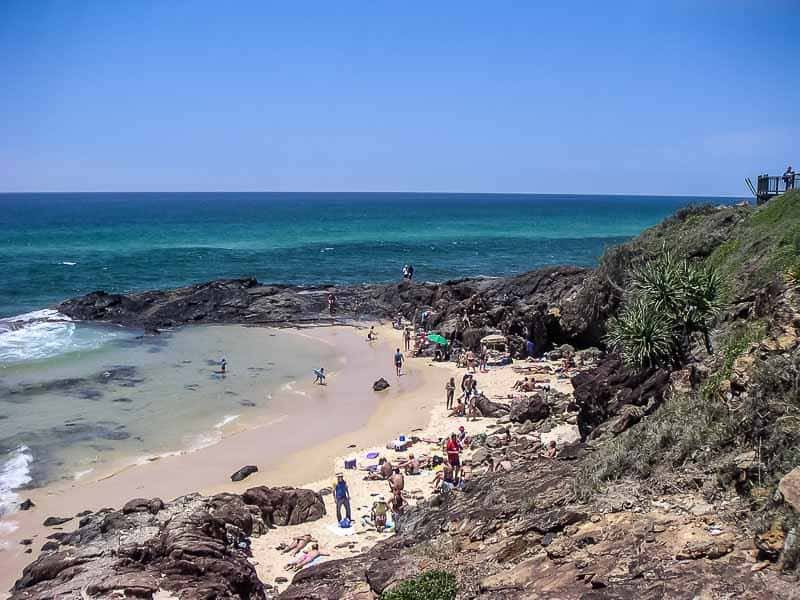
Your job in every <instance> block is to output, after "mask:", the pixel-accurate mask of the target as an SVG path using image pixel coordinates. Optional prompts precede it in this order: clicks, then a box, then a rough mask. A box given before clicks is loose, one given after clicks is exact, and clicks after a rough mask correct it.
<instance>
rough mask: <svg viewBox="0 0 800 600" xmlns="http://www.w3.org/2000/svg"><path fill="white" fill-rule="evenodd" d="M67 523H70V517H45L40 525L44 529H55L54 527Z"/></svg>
mask: <svg viewBox="0 0 800 600" xmlns="http://www.w3.org/2000/svg"><path fill="white" fill-rule="evenodd" d="M68 521H72V517H47V518H46V519H45V520H44V523H42V525H44V526H45V527H55V526H56V525H63V524H64V523H67V522H68Z"/></svg>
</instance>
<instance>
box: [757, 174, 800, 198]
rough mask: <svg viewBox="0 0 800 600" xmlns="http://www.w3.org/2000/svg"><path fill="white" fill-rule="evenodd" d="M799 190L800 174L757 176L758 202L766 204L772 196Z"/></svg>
mask: <svg viewBox="0 0 800 600" xmlns="http://www.w3.org/2000/svg"><path fill="white" fill-rule="evenodd" d="M796 189H800V174H798V173H794V174H792V175H759V176H758V185H757V186H756V196H757V198H758V201H759V202H766V201H767V200H769V199H770V198H772V197H773V196H777V195H778V194H783V193H785V192H788V191H790V190H796Z"/></svg>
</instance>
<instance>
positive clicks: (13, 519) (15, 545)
mask: <svg viewBox="0 0 800 600" xmlns="http://www.w3.org/2000/svg"><path fill="white" fill-rule="evenodd" d="M366 331H367V330H366V328H358V329H356V328H353V327H322V328H313V329H303V330H300V334H301V335H306V336H310V337H312V338H313V339H315V340H316V341H318V342H319V343H322V344H328V345H331V346H332V347H335V349H336V352H337V357H338V358H337V362H338V364H336V365H331V366H329V367H328V369H329V370H330V375H329V377H328V381H327V383H328V384H327V385H326V386H318V385H313V384H312V383H311V380H312V377H311V376H309V380H308V382H307V383H302V384H298V385H297V386H296V388H294V389H292V390H291V391H289V392H288V393H286V394H280V395H276V396H275V398H274V400H273V402H271V403H270V407H269V410H267V411H265V412H264V413H263V415H262V417H261V420H260V422H258V421H257V420H254V425H253V426H251V427H248V428H245V429H241V430H239V431H236V432H233V433H231V434H230V435H228V436H227V437H225V438H224V439H223V440H222V441H220V442H219V443H217V444H215V445H213V446H210V447H207V448H202V449H199V450H196V451H194V452H188V453H183V454H178V455H173V456H166V457H162V458H159V459H158V460H155V461H153V462H148V463H146V464H142V465H137V466H127V467H123V468H120V469H114V470H111V471H110V472H106V473H99V472H98V473H92V475H91V476H87V477H86V478H84V479H81V480H79V481H76V482H58V483H55V484H52V485H49V486H47V487H44V488H40V489H36V490H31V491H30V493H28V494H26V493H25V492H22V493H21V494H20V495H21V496H22V497H23V498H24V497H30V498H31V500H33V502H34V503H35V504H36V507H35V508H34V509H32V510H30V511H26V512H17V513H14V514H12V515H9V516H8V517H5V518H3V519H2V520H0V526H1V527H2V528H3V529H5V531H6V533H4V534H3V539H5V540H7V541H8V542H9V543H8V547H6V548H4V549H3V550H0V590H7V589H9V588H10V587H11V586H12V585H13V582H14V581H15V580H16V579H17V578H18V577H19V575H20V574H21V572H22V569H23V567H24V566H25V565H26V564H28V563H30V562H31V561H32V560H33V559H34V558H35V557H36V556H37V554H38V550H39V548H41V546H42V545H43V544H44V542H45V541H46V540H45V538H46V536H47V535H49V534H50V533H52V532H54V531H57V530H59V528H45V527H43V526H42V522H43V521H44V520H45V519H46V518H47V517H49V516H62V517H66V516H71V515H75V514H77V513H78V512H80V511H83V510H98V509H100V508H103V507H121V506H122V505H123V504H124V503H125V502H127V501H128V500H130V499H131V498H135V497H155V496H158V497H161V498H163V499H164V500H171V499H173V498H175V497H178V496H181V495H183V494H187V493H191V492H195V491H200V492H203V493H214V492H217V491H223V490H224V491H243V490H244V489H246V488H248V487H252V486H255V485H262V484H264V485H300V484H302V483H304V482H309V481H314V480H318V479H321V478H323V477H326V476H329V475H330V472H331V462H332V460H333V458H334V457H336V456H339V455H342V454H344V453H346V451H347V447H348V446H349V445H351V444H356V445H358V446H360V447H365V446H371V445H375V444H380V443H382V442H383V443H385V440H388V439H390V438H393V437H395V436H396V434H397V432H398V431H408V432H410V431H411V430H412V429H414V428H418V427H423V426H425V425H426V423H427V422H428V420H429V416H430V411H431V408H432V407H431V401H432V399H433V398H438V397H439V396H441V389H440V388H441V387H442V385H443V383H442V381H441V374H439V373H434V372H432V370H430V369H426V368H425V367H424V364H422V363H417V362H416V361H409V363H408V369H407V372H406V374H405V375H403V376H402V377H400V378H398V377H396V376H395V374H394V368H393V365H392V354H393V352H394V348H395V347H396V346H397V345H399V343H400V341H399V340H400V337H399V333H398V332H396V331H394V330H392V329H391V328H389V327H380V328H379V339H378V341H377V342H373V343H367V342H366V341H365V336H366ZM313 366H314V365H309V374H310V373H311V368H312V367H313ZM432 375H433V376H432ZM379 377H384V378H386V379H387V380H388V381H389V383H390V384H391V387H390V388H389V389H388V390H386V391H384V392H380V393H376V392H374V391H373V390H372V383H373V382H374V381H375V380H376V379H378V378H379ZM246 464H255V465H258V467H259V469H260V470H261V471H260V472H259V473H257V474H255V475H253V476H251V477H249V478H248V479H246V480H245V481H244V482H240V483H232V482H231V481H230V479H229V477H230V475H231V474H232V473H233V472H234V471H236V470H237V469H239V468H240V467H242V466H243V465H246ZM77 521H78V519H75V520H73V521H70V522H69V523H67V524H65V525H64V526H63V530H65V531H67V530H71V529H73V528H74V527H76V526H77ZM24 538H32V539H33V540H34V542H33V545H32V546H31V547H32V548H33V549H34V552H33V554H25V553H24V550H25V549H26V547H25V546H22V545H20V544H19V541H20V540H22V539H24Z"/></svg>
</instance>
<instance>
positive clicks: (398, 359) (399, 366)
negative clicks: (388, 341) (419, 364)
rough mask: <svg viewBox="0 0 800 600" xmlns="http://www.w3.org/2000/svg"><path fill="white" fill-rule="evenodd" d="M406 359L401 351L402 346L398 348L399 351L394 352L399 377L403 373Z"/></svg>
mask: <svg viewBox="0 0 800 600" xmlns="http://www.w3.org/2000/svg"><path fill="white" fill-rule="evenodd" d="M404 360H405V358H404V357H403V353H402V352H400V348H398V349H397V351H396V352H395V353H394V368H395V370H396V371H397V376H398V377H400V375H402V374H403V372H402V371H403V361H404Z"/></svg>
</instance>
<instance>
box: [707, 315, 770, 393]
mask: <svg viewBox="0 0 800 600" xmlns="http://www.w3.org/2000/svg"><path fill="white" fill-rule="evenodd" d="M766 334H767V328H766V326H765V325H764V323H762V322H761V321H753V322H748V323H745V324H743V325H740V326H738V327H737V328H735V329H734V330H733V331H731V332H730V333H728V334H727V335H725V336H724V337H723V338H722V340H721V341H720V343H719V347H720V352H719V355H720V357H721V358H720V362H719V365H718V367H717V369H716V371H714V373H712V374H711V375H710V376H709V377H708V379H706V381H705V382H704V383H703V390H702V392H703V393H702V395H703V398H705V399H707V400H708V399H711V398H714V397H716V396H718V395H719V393H720V386H721V384H722V382H723V381H725V380H727V379H730V377H731V375H732V374H733V365H734V363H736V359H737V358H739V357H740V356H742V354H744V352H745V351H746V350H747V349H748V348H749V347H750V346H751V345H752V344H754V343H755V342H758V341H759V340H762V339H764V337H765V336H766Z"/></svg>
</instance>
